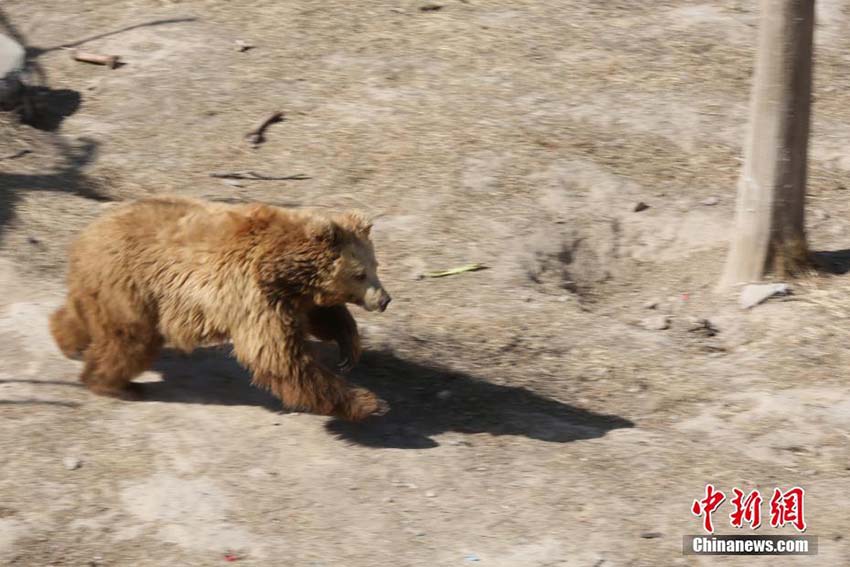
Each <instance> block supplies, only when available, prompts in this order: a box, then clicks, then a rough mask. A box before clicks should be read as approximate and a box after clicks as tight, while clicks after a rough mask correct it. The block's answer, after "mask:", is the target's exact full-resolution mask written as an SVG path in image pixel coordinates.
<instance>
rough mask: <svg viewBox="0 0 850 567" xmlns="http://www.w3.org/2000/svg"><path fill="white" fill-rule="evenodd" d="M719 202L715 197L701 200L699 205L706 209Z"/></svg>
mask: <svg viewBox="0 0 850 567" xmlns="http://www.w3.org/2000/svg"><path fill="white" fill-rule="evenodd" d="M719 202H720V199H718V198H717V197H708V198H707V199H703V200H702V201H700V204H701V205H704V206H706V207H713V206H714V205H716V204H717V203H719Z"/></svg>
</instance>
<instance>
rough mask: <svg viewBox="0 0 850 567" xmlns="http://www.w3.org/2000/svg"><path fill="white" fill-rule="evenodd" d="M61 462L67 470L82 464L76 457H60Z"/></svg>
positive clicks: (74, 468)
mask: <svg viewBox="0 0 850 567" xmlns="http://www.w3.org/2000/svg"><path fill="white" fill-rule="evenodd" d="M62 464H63V465H64V466H65V468H66V469H68V470H69V471H73V470H76V469H78V468H80V467H81V466H82V465H83V463H82V461H80V459H78V458H77V457H65V458H64V459H62Z"/></svg>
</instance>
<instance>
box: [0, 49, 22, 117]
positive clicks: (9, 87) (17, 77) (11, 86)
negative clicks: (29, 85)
mask: <svg viewBox="0 0 850 567" xmlns="http://www.w3.org/2000/svg"><path fill="white" fill-rule="evenodd" d="M25 64H26V52H25V51H24V48H23V47H22V46H21V44H19V43H18V42H17V41H15V40H13V39H12V38H10V37H7V36H5V35H0V109H2V108H4V107H8V106H10V105H12V104H13V103H14V102H15V99H16V98H17V97H18V96H19V95H20V91H21V88H22V83H21V75H22V74H23V72H24V67H25Z"/></svg>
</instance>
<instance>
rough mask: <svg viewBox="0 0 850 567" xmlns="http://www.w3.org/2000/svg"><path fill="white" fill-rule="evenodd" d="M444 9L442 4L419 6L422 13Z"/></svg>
mask: <svg viewBox="0 0 850 567" xmlns="http://www.w3.org/2000/svg"><path fill="white" fill-rule="evenodd" d="M442 9H443V6H442V4H425V5H424V6H419V11H420V12H436V11H438V10H442Z"/></svg>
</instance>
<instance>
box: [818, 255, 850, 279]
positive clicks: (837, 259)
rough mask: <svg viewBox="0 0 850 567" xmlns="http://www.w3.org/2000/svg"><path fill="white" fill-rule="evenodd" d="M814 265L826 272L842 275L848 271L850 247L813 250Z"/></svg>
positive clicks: (849, 268) (849, 267)
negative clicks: (827, 250)
mask: <svg viewBox="0 0 850 567" xmlns="http://www.w3.org/2000/svg"><path fill="white" fill-rule="evenodd" d="M812 260H813V262H814V264H815V267H816V268H818V269H819V270H821V271H822V272H826V273H828V274H835V275H843V274H846V273H848V272H850V249H848V250H833V251H829V252H826V251H824V252H814V253H812Z"/></svg>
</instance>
